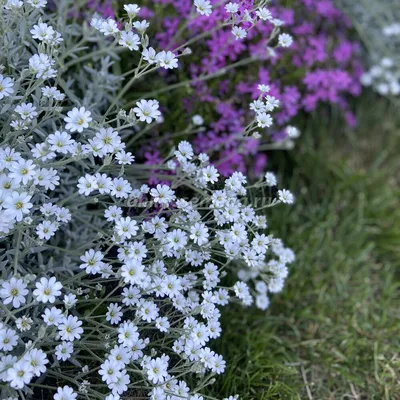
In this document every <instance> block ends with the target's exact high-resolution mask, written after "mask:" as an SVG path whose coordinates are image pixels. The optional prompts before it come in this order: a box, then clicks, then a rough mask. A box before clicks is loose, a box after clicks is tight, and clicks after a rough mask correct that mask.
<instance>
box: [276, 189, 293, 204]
mask: <svg viewBox="0 0 400 400" xmlns="http://www.w3.org/2000/svg"><path fill="white" fill-rule="evenodd" d="M278 196H279V200H280V201H281V202H282V203H286V204H293V203H294V196H293V194H292V193H291V192H289V190H286V189H282V190H278Z"/></svg>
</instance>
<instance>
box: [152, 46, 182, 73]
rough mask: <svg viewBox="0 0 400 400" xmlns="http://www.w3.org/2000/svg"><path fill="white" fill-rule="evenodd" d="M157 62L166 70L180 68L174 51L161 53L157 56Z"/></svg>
mask: <svg viewBox="0 0 400 400" xmlns="http://www.w3.org/2000/svg"><path fill="white" fill-rule="evenodd" d="M156 60H157V62H158V63H159V64H160V67H162V68H165V69H173V68H178V59H177V58H176V56H175V54H174V53H173V52H172V51H164V50H163V51H161V52H160V53H158V54H157V56H156Z"/></svg>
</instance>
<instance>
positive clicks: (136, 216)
mask: <svg viewBox="0 0 400 400" xmlns="http://www.w3.org/2000/svg"><path fill="white" fill-rule="evenodd" d="M3 3H4V2H3ZM3 3H0V5H1V7H2V13H3V16H2V18H1V19H0V24H1V25H0V26H1V30H2V31H3V32H8V33H7V34H6V37H5V40H4V49H3V51H2V53H1V54H2V55H1V57H4V58H3V64H4V66H3V68H2V70H1V75H0V95H1V98H0V109H1V113H0V122H1V127H2V139H3V140H2V143H1V145H0V234H1V241H2V248H3V249H4V250H3V251H2V253H1V255H0V263H1V266H2V268H1V281H0V298H1V303H0V317H1V322H0V381H1V383H2V385H1V398H15V397H16V396H18V397H21V398H26V399H30V398H32V399H35V398H40V397H43V396H44V397H45V398H53V399H54V400H75V399H80V398H82V399H83V398H85V399H93V400H94V399H106V400H118V399H120V398H123V396H126V395H132V396H134V397H138V396H139V397H143V396H147V397H148V398H150V399H152V400H164V399H168V400H177V399H190V400H202V399H204V398H207V399H213V397H211V396H210V395H208V394H207V395H205V393H206V392H207V391H208V388H207V387H208V386H209V385H211V384H212V383H213V381H214V378H213V377H214V376H215V375H218V374H221V373H223V372H224V370H225V368H226V362H225V360H224V359H223V357H222V355H219V354H217V353H216V352H215V351H214V350H213V349H212V340H213V339H216V338H218V337H219V336H220V335H221V333H222V329H221V323H220V316H221V312H220V308H221V307H223V306H227V305H228V304H230V303H232V302H237V303H241V304H243V306H250V305H252V304H253V303H255V305H256V306H257V307H258V308H260V309H261V310H265V309H266V308H267V307H268V305H269V297H270V295H271V294H273V293H277V292H279V291H281V290H282V288H283V285H284V281H285V279H286V277H287V275H288V265H289V264H290V263H292V262H293V261H294V254H293V252H292V251H291V250H290V249H289V248H286V247H285V246H284V245H283V242H282V241H281V240H280V239H278V238H275V237H274V236H273V235H272V234H270V233H267V220H266V216H265V215H264V214H265V211H267V210H269V209H270V208H271V207H272V206H275V205H277V204H279V203H286V204H291V203H293V201H294V197H293V195H292V194H291V193H290V192H289V191H288V190H285V189H282V190H277V189H276V188H275V186H276V185H277V178H276V176H275V175H274V174H273V173H272V172H267V173H266V174H265V176H264V177H263V178H262V179H260V180H258V181H257V182H255V183H253V184H251V183H249V182H248V179H247V178H246V177H245V176H244V175H243V174H242V173H241V172H235V173H233V174H231V176H230V177H229V178H227V179H221V176H220V173H219V172H218V170H217V168H215V167H214V166H213V165H212V163H210V160H209V156H208V155H207V154H206V153H200V154H197V153H196V152H195V151H194V150H193V147H192V146H191V145H190V143H189V142H187V141H181V142H180V143H179V144H178V145H177V146H176V147H174V149H173V151H171V152H170V153H169V154H168V156H166V157H165V158H164V159H163V160H162V162H161V163H160V164H159V165H157V166H156V167H155V168H152V167H150V168H149V166H148V165H146V164H140V163H137V162H136V161H135V157H134V155H133V154H132V151H130V150H131V147H132V144H133V143H134V142H135V140H136V138H137V137H138V136H139V137H141V136H143V135H145V134H146V132H147V129H149V127H153V126H155V125H156V124H159V123H160V121H162V120H163V118H167V115H165V117H163V115H162V114H161V111H160V110H159V108H160V107H159V103H158V101H157V100H156V99H152V97H153V96H151V95H146V96H143V98H142V99H140V100H137V101H135V104H134V105H133V107H132V108H131V109H130V110H129V111H125V110H121V109H119V107H118V102H119V100H120V99H121V98H122V97H123V96H124V93H126V92H127V91H128V90H129V88H130V87H131V85H132V84H133V83H134V82H135V81H136V80H140V79H141V78H142V77H143V76H144V75H145V74H147V73H149V71H151V70H155V69H157V68H161V69H171V68H176V57H175V56H174V54H175V53H172V52H170V51H169V50H160V51H158V52H156V51H155V50H154V49H152V50H151V48H150V47H149V46H148V37H147V35H146V33H145V31H146V28H147V26H146V25H147V24H146V23H145V22H143V21H140V22H138V21H134V19H135V17H136V15H137V13H138V11H139V7H138V6H137V5H134V4H130V5H126V6H125V7H124V9H125V11H126V13H127V16H128V22H127V23H126V25H125V26H124V27H123V29H121V25H120V24H117V23H116V22H115V21H113V20H112V19H106V20H105V19H101V18H97V17H95V18H94V19H92V23H91V24H92V26H93V28H90V27H88V26H86V25H85V24H83V25H80V24H79V23H73V22H71V23H69V22H68V15H69V13H71V9H72V8H73V2H72V1H71V2H60V4H59V5H57V7H58V8H56V11H55V12H54V13H50V12H45V10H44V7H45V5H46V4H45V3H46V2H45V1H41V0H39V1H35V0H31V1H27V2H25V3H22V2H21V1H14V0H8V1H7V2H6V3H5V4H3ZM65 3H67V4H65ZM207 4H208V2H201V1H196V7H197V8H198V9H199V10H200V11H201V12H204V13H208V11H207V10H208V7H207ZM260 13H262V14H261V15H260V18H264V13H265V11H260ZM96 30H97V31H100V32H101V33H102V34H104V36H106V38H104V36H103V35H100V34H99V33H98V32H97V31H96ZM107 37H109V38H107ZM110 37H112V38H113V39H114V40H109V39H110ZM282 40H287V38H286V39H284V38H283V39H282ZM124 48H126V49H128V50H129V51H132V52H136V51H138V52H140V53H139V57H138V61H137V63H136V64H135V67H134V72H133V74H134V79H131V80H130V81H129V82H128V83H127V84H125V86H123V87H120V85H121V80H120V79H119V78H118V77H117V76H114V75H113V74H111V72H110V68H111V65H112V62H111V59H117V58H118V54H119V53H120V52H121V49H122V50H124ZM139 49H140V50H139ZM88 60H89V65H86V64H85V63H86V62H87V61H88ZM93 65H96V66H97V69H94V67H93ZM116 88H117V89H118V90H119V91H118V92H116ZM259 89H260V90H261V92H262V95H261V96H260V97H259V99H258V100H257V101H255V102H253V103H252V109H253V110H254V111H255V117H254V122H253V123H252V125H251V126H249V127H248V129H247V130H245V133H248V134H250V133H251V132H252V131H254V129H256V126H257V125H258V126H267V125H268V124H270V122H269V118H271V117H270V116H269V114H268V112H269V111H272V110H273V109H274V108H275V107H276V106H277V101H276V99H274V98H273V97H272V96H269V95H267V94H266V93H267V92H268V88H267V87H265V86H263V85H261V86H260V88H259ZM111 113H112V116H110V114H111ZM196 120H197V122H200V121H199V118H197V119H196ZM291 132H292V133H293V134H294V133H295V129H294V128H293V129H291ZM154 169H155V170H156V173H157V174H158V175H160V181H161V182H164V183H158V184H156V185H151V186H149V185H148V184H147V182H148V181H149V175H150V172H152V173H153V172H154ZM249 192H252V193H253V195H252V196H250V194H249ZM254 194H256V196H254ZM250 198H252V199H254V200H252V202H250V201H249V199H250ZM261 211H264V213H262V214H260V212H261ZM237 398H238V397H237V396H231V397H230V398H229V399H227V400H233V399H237Z"/></svg>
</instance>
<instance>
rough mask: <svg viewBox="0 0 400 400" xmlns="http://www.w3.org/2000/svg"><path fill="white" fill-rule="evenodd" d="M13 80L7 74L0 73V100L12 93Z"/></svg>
mask: <svg viewBox="0 0 400 400" xmlns="http://www.w3.org/2000/svg"><path fill="white" fill-rule="evenodd" d="M13 87H14V81H13V80H12V79H11V78H9V77H8V76H3V75H2V74H0V100H2V99H3V98H4V97H9V96H10V95H11V94H12V93H14V89H13Z"/></svg>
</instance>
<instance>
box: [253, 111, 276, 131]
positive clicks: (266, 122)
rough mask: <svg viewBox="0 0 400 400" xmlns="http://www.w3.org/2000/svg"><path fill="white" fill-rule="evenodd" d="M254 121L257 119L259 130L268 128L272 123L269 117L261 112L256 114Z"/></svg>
mask: <svg viewBox="0 0 400 400" xmlns="http://www.w3.org/2000/svg"><path fill="white" fill-rule="evenodd" d="M256 119H257V125H258V126H259V127H260V128H265V127H267V128H269V127H270V126H271V125H272V122H273V120H272V117H271V115H270V114H267V113H265V112H261V113H259V114H257V118H256Z"/></svg>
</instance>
